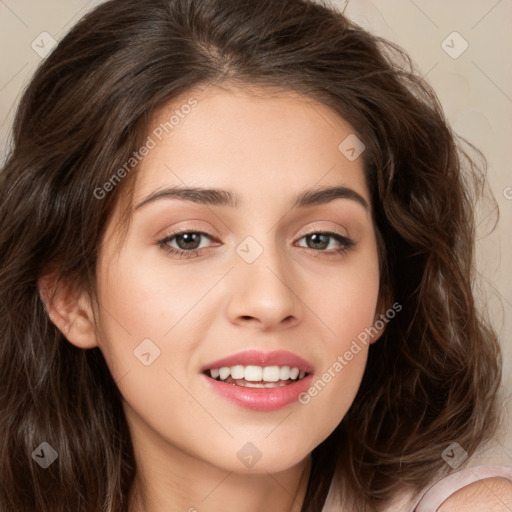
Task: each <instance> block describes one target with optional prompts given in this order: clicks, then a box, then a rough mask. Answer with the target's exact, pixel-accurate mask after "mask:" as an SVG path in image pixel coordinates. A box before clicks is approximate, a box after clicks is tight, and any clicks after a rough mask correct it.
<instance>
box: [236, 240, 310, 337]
mask: <svg viewBox="0 0 512 512" xmlns="http://www.w3.org/2000/svg"><path fill="white" fill-rule="evenodd" d="M235 256H236V260H235V261H236V263H235V268H234V269H233V271H232V272H230V275H229V277H228V279H229V283H228V286H229V297H230V299H229V303H228V306H227V316H228V318H229V320H230V321H231V322H232V323H234V324H238V325H249V324H254V327H255V328H259V329H260V330H263V331H267V330H273V329H279V328H289V327H291V326H293V325H295V324H297V323H298V322H299V321H300V317H301V315H302V307H303V306H302V302H301V300H300V297H299V295H298V292H297V290H295V289H294V286H293V283H294V282H295V287H297V280H296V279H294V276H293V269H292V268H291V266H290V265H289V263H287V262H286V256H285V255H284V254H283V251H280V250H279V249H278V248H276V247H275V246H274V247H270V244H267V245H266V246H265V247H263V252H262V253H261V254H260V255H259V256H258V257H257V258H256V260H255V261H253V262H252V263H248V262H247V261H245V260H244V259H243V258H241V257H239V256H238V255H235Z"/></svg>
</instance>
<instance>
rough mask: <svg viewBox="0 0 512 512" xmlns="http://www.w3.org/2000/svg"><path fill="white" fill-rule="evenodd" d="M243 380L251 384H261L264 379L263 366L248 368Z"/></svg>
mask: <svg viewBox="0 0 512 512" xmlns="http://www.w3.org/2000/svg"><path fill="white" fill-rule="evenodd" d="M243 378H244V379H245V380H248V381H251V382H260V381H261V380H262V378H263V368H262V367H261V366H246V367H245V375H244V377H243Z"/></svg>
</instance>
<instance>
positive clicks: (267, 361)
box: [201, 350, 313, 373]
mask: <svg viewBox="0 0 512 512" xmlns="http://www.w3.org/2000/svg"><path fill="white" fill-rule="evenodd" d="M235 365H242V366H248V365H254V366H289V367H290V368H298V369H299V370H303V371H305V372H306V373H312V372H313V367H312V366H311V364H309V363H308V362H307V361H306V360H305V359H302V357H299V356H297V355H295V354H293V353H292V352H287V351H286V350H276V351H274V352H260V351H259V350H246V351H244V352H239V353H238V354H233V355H232V356H229V357H225V358H223V359H218V360H217V361H213V362H212V363H208V364H206V365H204V366H203V367H202V368H201V372H204V371H205V370H211V369H215V368H222V367H223V366H235Z"/></svg>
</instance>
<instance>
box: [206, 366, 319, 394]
mask: <svg viewBox="0 0 512 512" xmlns="http://www.w3.org/2000/svg"><path fill="white" fill-rule="evenodd" d="M204 374H205V375H206V376H207V377H210V378H212V379H214V380H216V381H218V382H224V383H226V384H232V385H235V386H242V387H246V388H278V387H283V386H289V385H290V384H293V383H294V382H298V381H300V380H302V379H303V378H305V377H307V376H308V375H309V374H308V373H307V372H306V371H304V370H300V369H299V368H296V367H290V366H254V365H248V366H243V365H236V366H231V367H230V366H223V367H221V368H211V369H208V370H205V371H204Z"/></svg>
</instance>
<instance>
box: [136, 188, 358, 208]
mask: <svg viewBox="0 0 512 512" xmlns="http://www.w3.org/2000/svg"><path fill="white" fill-rule="evenodd" d="M159 199H181V200H184V201H192V202H194V203H199V204H207V205H212V206H228V207H231V208H237V207H239V206H240V205H241V204H242V199H241V198H240V196H238V195H236V194H235V193H233V192H231V191H229V190H223V189H216V188H202V187H182V186H176V187H170V188H166V189H163V190H157V191H155V192H153V193H151V194H149V196H147V197H146V198H145V199H143V200H142V201H141V202H140V203H139V204H138V205H137V206H136V207H135V209H139V208H142V207H143V206H145V205H147V204H149V203H152V202H153V201H157V200H159ZM335 199H350V200H352V201H355V202H356V203H358V204H360V205H361V206H363V207H364V208H365V210H368V203H367V201H366V199H365V198H364V197H363V196H361V195H360V194H359V193H358V192H356V191H355V190H353V189H351V188H349V187H345V186H334V187H324V188H319V189H310V190H306V191H305V192H301V193H300V194H298V195H296V196H295V197H294V198H293V200H292V203H291V208H304V207H307V206H315V205H320V204H326V203H330V202H331V201H334V200H335Z"/></svg>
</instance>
